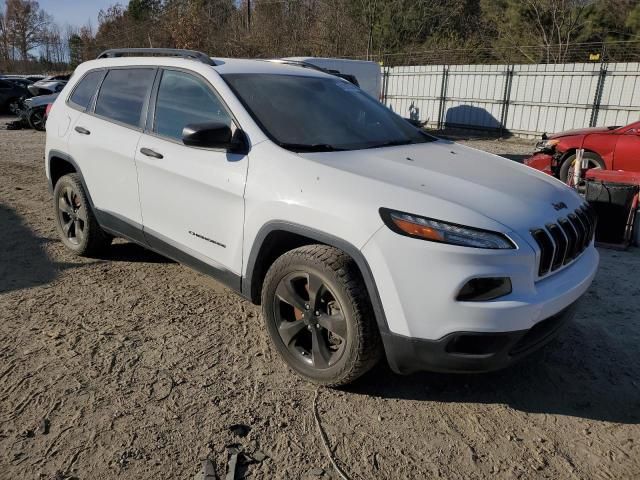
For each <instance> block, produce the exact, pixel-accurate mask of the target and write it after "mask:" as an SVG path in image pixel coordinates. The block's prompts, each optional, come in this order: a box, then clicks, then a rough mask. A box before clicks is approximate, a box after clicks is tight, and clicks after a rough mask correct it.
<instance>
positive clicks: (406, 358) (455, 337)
mask: <svg viewBox="0 0 640 480" xmlns="http://www.w3.org/2000/svg"><path fill="white" fill-rule="evenodd" d="M575 305H576V304H575V303H574V304H572V305H570V306H569V307H567V308H565V309H564V310H562V311H561V312H559V313H557V314H556V315H553V316H551V317H549V318H547V319H545V320H543V321H541V322H539V323H537V324H535V325H534V326H533V327H532V328H530V329H529V330H519V331H513V332H496V333H482V332H454V333H450V334H448V335H446V336H444V337H442V338H441V339H439V340H423V339H417V338H410V337H405V336H402V335H395V334H392V333H383V334H382V339H383V342H384V346H385V351H386V356H387V360H388V362H389V366H390V367H391V369H392V370H393V371H395V372H397V373H401V374H409V373H413V372H417V371H423V370H427V371H432V372H445V373H481V372H490V371H493V370H499V369H501V368H505V367H507V366H509V365H511V364H512V363H514V362H516V361H518V360H520V359H522V358H523V357H525V356H527V355H528V354H530V353H532V352H534V351H535V350H537V349H539V348H541V347H542V346H543V345H545V344H547V343H548V342H549V341H551V340H552V339H553V338H555V337H556V335H557V333H558V332H559V331H560V329H561V327H562V326H564V325H565V324H566V323H567V322H569V321H570V320H571V319H572V318H573V316H574V313H575Z"/></svg>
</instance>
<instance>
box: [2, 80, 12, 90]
mask: <svg viewBox="0 0 640 480" xmlns="http://www.w3.org/2000/svg"><path fill="white" fill-rule="evenodd" d="M9 88H11V84H10V83H9V82H5V81H4V80H0V89H2V90H7V89H9Z"/></svg>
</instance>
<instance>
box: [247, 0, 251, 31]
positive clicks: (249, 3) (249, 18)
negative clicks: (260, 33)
mask: <svg viewBox="0 0 640 480" xmlns="http://www.w3.org/2000/svg"><path fill="white" fill-rule="evenodd" d="M247 30H251V0H247Z"/></svg>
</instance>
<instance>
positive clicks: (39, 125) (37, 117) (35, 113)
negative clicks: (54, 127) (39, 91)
mask: <svg viewBox="0 0 640 480" xmlns="http://www.w3.org/2000/svg"><path fill="white" fill-rule="evenodd" d="M44 115H45V111H44V110H43V109H41V108H35V109H33V110H32V111H31V112H29V118H28V120H29V126H30V127H31V128H33V129H34V130H38V131H39V132H44V131H45V130H46V125H47V120H46V118H44Z"/></svg>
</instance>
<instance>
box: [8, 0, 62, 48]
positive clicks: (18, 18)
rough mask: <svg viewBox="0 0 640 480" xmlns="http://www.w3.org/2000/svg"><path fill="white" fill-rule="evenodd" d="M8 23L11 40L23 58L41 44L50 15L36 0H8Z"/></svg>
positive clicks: (49, 21)
mask: <svg viewBox="0 0 640 480" xmlns="http://www.w3.org/2000/svg"><path fill="white" fill-rule="evenodd" d="M5 17H6V20H5V21H6V24H7V34H8V37H9V41H10V43H11V45H12V46H13V48H15V49H16V50H17V51H18V53H19V54H20V58H21V59H22V60H28V59H29V52H30V51H31V50H33V49H34V48H35V47H37V46H39V45H41V43H42V39H43V33H44V32H45V29H46V27H47V25H49V23H51V18H50V16H49V15H48V14H47V13H46V12H44V11H42V10H41V9H40V6H39V5H38V2H36V1H35V0H6V13H5Z"/></svg>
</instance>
